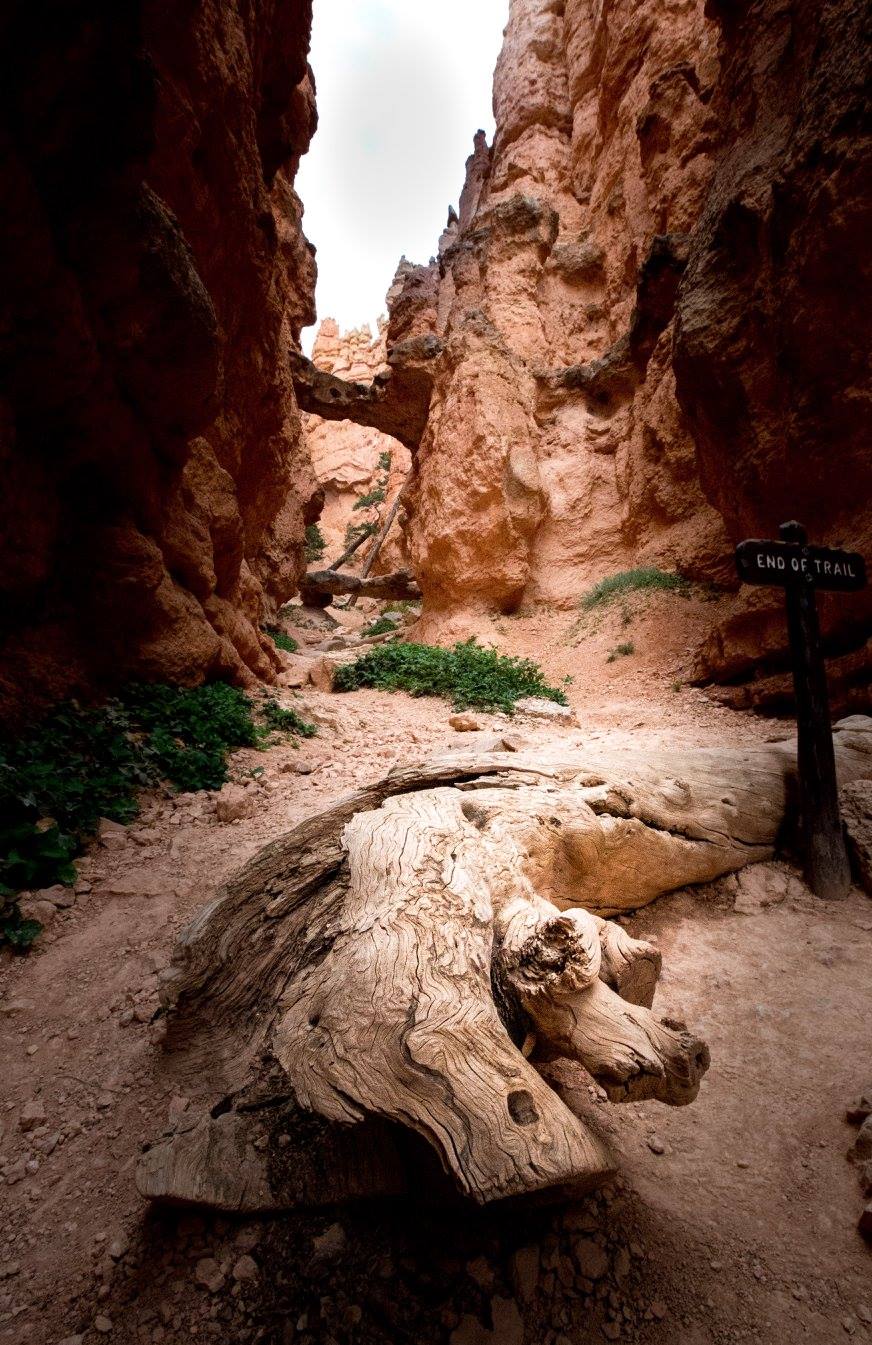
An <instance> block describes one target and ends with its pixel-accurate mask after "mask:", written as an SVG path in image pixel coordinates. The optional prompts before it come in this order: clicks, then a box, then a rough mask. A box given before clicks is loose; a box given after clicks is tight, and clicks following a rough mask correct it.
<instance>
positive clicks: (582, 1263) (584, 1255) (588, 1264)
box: [573, 1238, 609, 1280]
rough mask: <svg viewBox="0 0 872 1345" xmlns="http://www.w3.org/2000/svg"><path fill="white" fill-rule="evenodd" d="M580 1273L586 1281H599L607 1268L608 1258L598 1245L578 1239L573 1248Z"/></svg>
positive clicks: (584, 1239) (585, 1239)
mask: <svg viewBox="0 0 872 1345" xmlns="http://www.w3.org/2000/svg"><path fill="white" fill-rule="evenodd" d="M573 1251H574V1253H575V1261H576V1264H577V1266H578V1269H579V1271H580V1273H581V1274H582V1275H583V1276H584V1277H585V1279H588V1280H601V1279H602V1277H603V1275H605V1274H606V1272H607V1270H608V1268H609V1258H608V1257H607V1256H606V1254H605V1252H604V1251H603V1249H602V1247H600V1245H599V1243H596V1242H593V1241H591V1239H590V1238H579V1239H578V1241H577V1242H576V1243H575V1246H574V1247H573Z"/></svg>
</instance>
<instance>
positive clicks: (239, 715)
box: [0, 682, 315, 947]
mask: <svg viewBox="0 0 872 1345" xmlns="http://www.w3.org/2000/svg"><path fill="white" fill-rule="evenodd" d="M253 709H254V707H253V704H252V702H251V700H250V699H249V697H248V696H246V694H245V693H244V692H243V691H239V690H237V689H236V688H235V687H230V686H227V685H225V684H224V683H223V682H215V683H212V684H210V685H208V686H201V687H193V688H188V687H173V686H165V685H160V684H149V685H133V686H129V687H127V688H126V689H125V690H124V691H123V692H121V693H120V694H119V696H118V697H116V698H114V699H112V700H109V701H107V702H106V704H105V705H102V706H100V707H99V708H92V709H83V708H82V707H81V706H79V705H77V704H76V703H75V702H74V701H71V702H68V703H66V704H63V705H60V706H58V708H57V709H56V710H54V711H53V712H52V713H51V714H50V715H48V716H47V717H46V718H45V719H44V720H43V721H42V722H41V723H39V724H37V725H35V726H34V727H33V728H32V729H30V730H29V732H27V733H26V734H24V735H23V736H22V737H20V738H17V739H14V740H13V739H6V740H3V741H0V942H2V939H3V938H5V939H7V940H8V941H9V942H10V943H12V944H14V945H16V946H19V947H23V946H26V945H27V944H28V943H30V942H32V941H33V939H34V938H35V937H36V935H37V934H38V933H39V927H38V926H36V924H35V922H34V921H29V922H28V921H23V920H22V918H21V915H20V912H19V910H18V907H17V905H16V902H15V894H16V893H17V892H20V891H22V890H24V889H28V888H41V887H49V886H51V885H52V884H54V883H67V884H70V883H72V882H74V881H75V877H76V871H75V869H74V867H73V865H72V862H71V861H72V859H73V856H74V855H75V854H76V853H78V851H79V849H80V848H81V845H82V843H83V842H84V841H85V839H86V838H87V837H88V836H90V835H91V834H92V833H93V832H94V831H95V829H96V826H97V822H98V820H99V819H100V818H101V817H108V818H110V819H111V820H112V821H115V822H129V821H130V820H131V819H132V818H134V817H135V816H136V814H137V812H138V811H139V804H138V797H137V796H138V793H139V791H140V790H141V789H143V788H144V787H146V786H148V785H156V784H158V783H160V782H161V781H168V782H169V783H170V784H172V785H173V786H175V788H176V789H179V790H197V789H220V787H221V786H222V785H223V784H224V782H225V781H226V779H227V755H228V752H229V751H230V750H231V748H234V747H259V746H262V745H263V744H264V743H265V742H266V740H267V738H268V736H269V734H270V732H271V731H275V730H277V729H278V730H281V731H282V732H290V733H294V734H297V735H298V736H302V737H310V736H311V734H312V733H314V732H315V728H314V725H311V724H305V723H304V722H303V720H301V719H300V718H299V716H297V715H296V714H295V712H294V711H292V710H289V711H283V710H281V708H280V707H279V706H278V705H277V704H276V703H275V702H269V701H267V702H266V703H265V707H264V710H263V715H262V719H263V722H262V723H258V722H257V721H256V720H255V718H254V714H253Z"/></svg>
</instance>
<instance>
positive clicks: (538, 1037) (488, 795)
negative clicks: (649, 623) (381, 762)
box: [140, 716, 872, 1208]
mask: <svg viewBox="0 0 872 1345" xmlns="http://www.w3.org/2000/svg"><path fill="white" fill-rule="evenodd" d="M835 743H836V757H837V763H838V768H839V772H840V776H841V779H842V783H848V782H849V781H850V780H852V779H857V778H869V777H870V776H872V721H870V720H868V719H862V718H860V717H856V716H855V717H853V718H852V719H850V720H847V721H844V722H843V724H842V725H839V726H837V730H836V733H835ZM794 761H795V745H794V744H793V743H792V742H784V743H773V744H766V745H760V746H756V747H747V748H737V749H727V748H724V749H711V748H699V749H693V750H689V749H685V750H681V749H667V748H663V747H656V748H655V747H649V748H645V747H643V746H639V747H638V748H631V749H622V750H618V749H616V748H614V747H609V746H608V745H607V744H606V745H598V746H597V747H595V748H594V747H592V748H585V749H584V750H575V751H570V750H564V751H555V752H554V753H553V754H546V753H544V752H539V753H535V754H534V753H515V754H503V753H499V752H490V753H484V754H482V753H468V754H467V753H457V754H454V755H452V756H447V757H443V758H440V759H437V760H434V761H429V762H424V763H421V764H420V765H419V766H416V767H402V768H396V769H395V770H393V771H392V772H390V774H389V775H388V776H386V777H385V778H384V779H382V780H379V781H377V782H374V783H373V784H372V785H371V786H369V787H367V788H365V789H362V790H359V791H357V792H356V793H354V794H352V795H349V796H348V797H346V798H345V799H342V800H339V801H338V802H337V803H336V804H334V805H333V806H332V807H330V808H328V809H326V810H324V811H322V812H320V813H318V814H316V815H314V816H312V817H310V818H308V819H306V820H304V821H303V822H301V823H300V824H299V825H298V826H296V827H295V828H294V829H293V830H292V831H291V832H289V833H288V834H287V835H286V836H284V837H281V838H279V839H278V840H276V841H274V842H273V843H272V844H271V845H269V846H267V847H266V848H265V849H264V850H263V851H262V852H261V853H260V854H259V855H258V856H256V857H255V858H254V859H253V860H252V861H251V862H250V863H249V864H248V865H246V866H245V868H244V869H243V870H242V871H241V872H240V873H239V874H238V875H237V876H236V877H235V878H234V879H233V880H231V882H230V883H228V884H227V885H226V887H225V888H224V889H223V890H222V892H221V894H220V895H219V897H218V898H217V899H216V900H215V901H214V902H212V903H211V904H210V905H209V906H207V907H206V908H205V909H204V910H203V911H202V912H200V914H199V915H198V916H197V918H196V919H195V920H194V921H193V923H192V924H191V925H190V926H189V927H188V928H187V929H186V930H185V931H183V933H182V934H181V936H180V938H179V941H178V944H177V948H176V952H175V956H174V962H173V966H172V968H171V969H170V970H169V972H168V973H167V974H165V975H164V977H163V997H164V1004H165V1007H166V1011H167V1014H168V1037H167V1042H168V1046H169V1047H170V1049H172V1050H175V1051H176V1052H179V1053H181V1058H182V1059H183V1060H184V1063H185V1066H186V1068H191V1067H192V1066H193V1065H195V1064H196V1063H197V1062H199V1063H200V1066H201V1067H206V1068H208V1069H209V1070H210V1071H211V1075H212V1077H214V1078H216V1079H217V1078H218V1077H219V1075H220V1074H221V1073H222V1072H223V1073H224V1075H225V1077H228V1078H229V1079H230V1080H231V1081H232V1083H233V1086H234V1087H239V1086H240V1085H241V1083H242V1082H243V1080H244V1078H245V1077H246V1076H247V1077H248V1078H249V1079H251V1078H252V1077H253V1078H257V1077H258V1074H259V1071H262V1068H263V1067H262V1065H260V1064H256V1063H255V1062H256V1060H260V1059H263V1058H266V1059H268V1060H271V1061H273V1062H275V1064H274V1067H275V1068H278V1069H280V1071H281V1073H282V1077H283V1078H285V1079H286V1080H287V1083H288V1088H289V1090H290V1092H291V1093H292V1094H293V1097H294V1099H295V1105H297V1104H298V1105H299V1106H300V1107H302V1108H303V1109H304V1111H306V1112H309V1113H313V1114H314V1115H315V1116H317V1117H320V1118H323V1120H325V1121H327V1122H329V1123H333V1124H336V1125H338V1126H340V1127H345V1126H350V1127H353V1128H354V1129H355V1130H358V1128H359V1127H361V1126H363V1125H364V1124H369V1121H370V1119H371V1118H373V1117H380V1118H382V1119H384V1120H386V1121H391V1122H396V1123H399V1125H401V1126H403V1127H406V1128H408V1129H409V1130H411V1131H413V1132H415V1134H417V1135H419V1136H422V1137H423V1138H424V1139H425V1140H427V1141H428V1142H429V1144H430V1145H432V1147H433V1148H434V1149H435V1150H436V1152H437V1153H438V1154H439V1156H440V1158H441V1160H442V1163H443V1165H444V1167H445V1170H446V1171H447V1172H448V1173H449V1174H450V1175H451V1177H452V1178H453V1180H454V1182H455V1183H456V1186H457V1187H458V1189H459V1190H460V1191H462V1192H463V1193H465V1194H466V1195H468V1196H471V1197H472V1198H473V1199H475V1200H477V1201H480V1202H484V1201H489V1200H494V1199H498V1198H502V1197H506V1196H513V1195H519V1194H525V1193H530V1192H534V1191H540V1190H543V1189H548V1188H552V1187H554V1188H567V1187H568V1188H573V1189H575V1190H578V1189H584V1188H586V1187H589V1186H591V1185H595V1184H596V1183H598V1182H600V1181H602V1180H603V1179H604V1177H605V1176H606V1175H607V1174H608V1173H610V1172H612V1171H613V1170H614V1159H613V1158H612V1156H611V1154H610V1152H609V1150H608V1147H607V1145H606V1144H605V1143H604V1142H603V1140H602V1138H601V1136H600V1135H599V1133H598V1132H597V1131H596V1129H595V1128H594V1127H592V1126H591V1124H590V1122H589V1117H588V1116H587V1115H586V1113H585V1112H584V1108H583V1107H581V1106H580V1105H579V1099H581V1101H583V1096H582V1095H583V1092H584V1090H583V1089H580V1088H579V1087H578V1086H577V1084H576V1083H569V1084H566V1083H565V1080H566V1079H567V1078H569V1079H572V1078H576V1077H577V1073H576V1075H572V1070H573V1069H574V1070H575V1071H576V1072H578V1071H581V1077H582V1078H584V1077H590V1078H592V1079H595V1080H597V1081H598V1082H599V1083H600V1084H601V1085H602V1087H603V1088H605V1090H606V1092H607V1094H608V1095H609V1097H610V1098H611V1099H612V1100H614V1101H623V1100H626V1099H637V1098H657V1099H659V1100H660V1101H663V1102H667V1103H670V1104H685V1103H688V1102H690V1101H692V1099H693V1098H694V1097H695V1095H696V1092H697V1090H698V1088H699V1083H700V1080H701V1078H702V1076H703V1074H704V1072H705V1070H706V1068H707V1066H708V1050H707V1048H706V1046H705V1044H704V1043H703V1042H702V1041H701V1040H700V1039H699V1038H698V1037H697V1036H695V1035H694V1034H693V1033H692V1032H691V1031H689V1030H688V1029H687V1028H686V1027H685V1025H684V1024H681V1023H676V1022H671V1021H668V1020H665V1019H662V1018H661V1017H659V1016H658V1015H657V1014H656V1013H655V1012H653V1011H652V1010H651V1007H650V1006H651V1003H652V1000H653V991H654V986H655V984H656V978H657V975H658V973H659V969H660V956H659V953H658V952H657V950H656V949H655V948H653V946H652V945H650V944H647V943H644V942H642V941H639V940H634V939H631V938H630V937H629V936H628V935H627V934H626V932H625V931H624V930H622V929H621V928H620V926H617V925H615V924H613V923H612V922H610V921H608V920H607V919H606V918H605V917H607V916H608V915H612V914H615V913H617V912H620V911H624V910H631V909H633V908H635V907H638V906H641V905H644V904H646V903H647V902H650V901H652V900H653V899H654V898H655V897H657V896H658V895H660V894H661V893H663V892H666V891H670V890H672V889H674V888H677V887H681V886H685V885H687V884H689V883H699V882H705V881H708V880H711V879H713V878H717V877H719V876H720V875H722V874H724V873H727V872H730V871H731V870H735V869H739V868H741V867H742V866H743V865H745V864H748V863H751V862H754V861H757V860H762V859H767V858H770V857H771V856H772V855H773V853H774V851H775V847H776V843H777V842H778V839H779V837H780V835H782V834H783V833H784V830H785V828H786V827H787V826H788V825H789V823H790V820H791V813H792V810H793V808H794V797H795V789H794V780H793V774H794V770H795V766H794ZM264 1051H265V1052H266V1055H265V1056H262V1055H261V1052H264ZM569 1067H571V1068H569ZM567 1068H569V1073H567ZM555 1079H563V1080H564V1083H562V1084H561V1085H560V1087H557V1086H556V1085H554V1080H555ZM212 1119H213V1120H214V1119H215V1118H212ZM224 1124H225V1125H226V1126H227V1127H228V1131H227V1136H223V1137H222V1143H224V1142H225V1141H226V1150H225V1149H221V1148H220V1146H218V1144H217V1141H216V1140H214V1138H212V1139H210V1138H209V1135H210V1134H211V1133H212V1132H211V1131H209V1133H208V1134H206V1133H204V1134H203V1135H199V1136H195V1137H188V1138H184V1139H179V1140H178V1141H173V1142H171V1143H170V1144H169V1145H168V1146H167V1145H164V1146H162V1148H163V1151H164V1152H163V1157H162V1158H160V1159H158V1158H152V1159H148V1156H146V1160H145V1162H144V1168H143V1171H142V1173H141V1175H140V1185H141V1188H142V1189H143V1190H144V1191H145V1192H146V1193H147V1194H149V1195H153V1196H155V1197H158V1198H163V1199H172V1198H182V1197H181V1196H180V1195H179V1192H180V1191H181V1190H182V1188H184V1191H186V1192H188V1193H189V1195H188V1196H187V1197H185V1198H190V1192H191V1191H192V1190H196V1189H197V1182H198V1178H197V1170H198V1165H199V1168H200V1170H202V1171H205V1167H204V1165H206V1166H208V1163H207V1156H208V1155H213V1154H215V1153H219V1152H220V1153H222V1154H223V1153H224V1152H225V1151H226V1153H227V1154H230V1155H232V1154H233V1153H237V1152H238V1151H239V1146H240V1144H241V1143H242V1140H240V1139H239V1135H238V1134H236V1133H235V1132H234V1133H235V1138H233V1139H232V1142H231V1140H230V1139H228V1136H230V1126H231V1123H230V1122H226V1123H224ZM204 1125H205V1123H204ZM207 1129H208V1128H207ZM352 1133H354V1131H352ZM173 1144H177V1145H178V1146H184V1147H185V1153H186V1155H187V1156H186V1157H185V1158H184V1160H182V1159H180V1158H179V1157H178V1149H177V1151H176V1153H175V1155H174V1154H173ZM234 1145H235V1146H236V1147H235V1148H234ZM218 1161H219V1166H220V1165H222V1164H224V1163H225V1162H230V1161H231V1159H230V1158H225V1157H220V1158H219V1160H218ZM371 1161H372V1163H374V1164H375V1166H374V1167H373V1166H371V1167H370V1169H369V1177H368V1178H367V1179H366V1180H364V1179H363V1178H361V1179H360V1181H359V1182H358V1186H359V1187H360V1188H361V1189H363V1188H366V1189H369V1186H367V1182H369V1184H370V1185H372V1183H373V1182H375V1183H376V1184H378V1181H379V1180H381V1179H380V1178H379V1177H378V1172H379V1170H380V1169H379V1164H378V1163H377V1162H376V1161H375V1159H374V1158H373V1159H372V1160H371ZM208 1162H209V1163H211V1162H212V1158H211V1157H210V1158H209V1160H208ZM213 1165H214V1164H213ZM373 1174H375V1175H373ZM227 1180H228V1181H229V1182H230V1188H231V1189H230V1194H228V1192H227V1190H223V1188H222V1183H221V1181H220V1180H218V1179H216V1178H215V1177H214V1176H210V1177H208V1179H207V1178H206V1177H205V1176H204V1177H203V1179H202V1181H201V1182H200V1187H201V1188H202V1190H203V1191H207V1190H210V1189H211V1190H212V1191H213V1192H218V1193H220V1192H221V1191H222V1190H223V1194H221V1199H222V1200H223V1201H224V1204H223V1205H222V1208H225V1207H228V1208H229V1207H231V1206H232V1205H233V1202H234V1201H236V1203H237V1206H239V1199H240V1197H239V1194H238V1181H237V1180H236V1178H233V1179H232V1180H231V1179H230V1178H229V1177H228V1179H227ZM355 1181H357V1179H356V1178H354V1179H352V1178H348V1184H349V1190H352V1189H354V1190H357V1187H356V1186H355ZM234 1182H235V1183H236V1184H235V1185H234ZM267 1187H268V1188H269V1198H270V1199H271V1200H273V1202H275V1200H276V1199H277V1198H278V1197H277V1196H276V1193H275V1189H274V1188H273V1186H271V1185H270V1181H269V1180H268V1181H267ZM247 1189H250V1191H251V1192H256V1193H257V1194H255V1195H253V1196H251V1199H253V1200H254V1201H255V1203H257V1202H258V1201H260V1202H263V1201H264V1200H266V1195H265V1194H264V1189H263V1186H262V1184H261V1183H260V1179H258V1180H254V1179H252V1182H251V1183H250V1185H249V1188H247ZM307 1190H308V1194H307V1192H306V1191H303V1192H302V1194H300V1193H298V1195H296V1196H294V1195H293V1192H291V1197H292V1198H293V1199H304V1200H305V1199H317V1198H319V1196H318V1192H317V1191H315V1189H314V1188H311V1189H307ZM174 1193H175V1194H174ZM322 1194H323V1192H322ZM291 1197H288V1196H287V1192H286V1194H285V1197H283V1198H285V1199H287V1198H291ZM239 1207H240V1208H241V1206H239ZM258 1207H264V1206H263V1205H259V1206H258Z"/></svg>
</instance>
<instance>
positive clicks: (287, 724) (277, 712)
mask: <svg viewBox="0 0 872 1345" xmlns="http://www.w3.org/2000/svg"><path fill="white" fill-rule="evenodd" d="M260 713H261V718H262V719H263V722H264V724H265V725H266V727H267V729H271V730H273V731H274V732H278V733H292V734H294V736H295V737H297V738H314V736H315V734H316V733H317V732H318V728H317V725H315V724H310V723H308V721H307V720H305V719H301V718H300V716H299V715H298V714H297V712H296V710H283V709H282V707H281V706H280V705H279V703H278V701H275V700H273V699H272V697H267V699H266V700H265V701H263V702H262V703H261V707H260Z"/></svg>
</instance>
